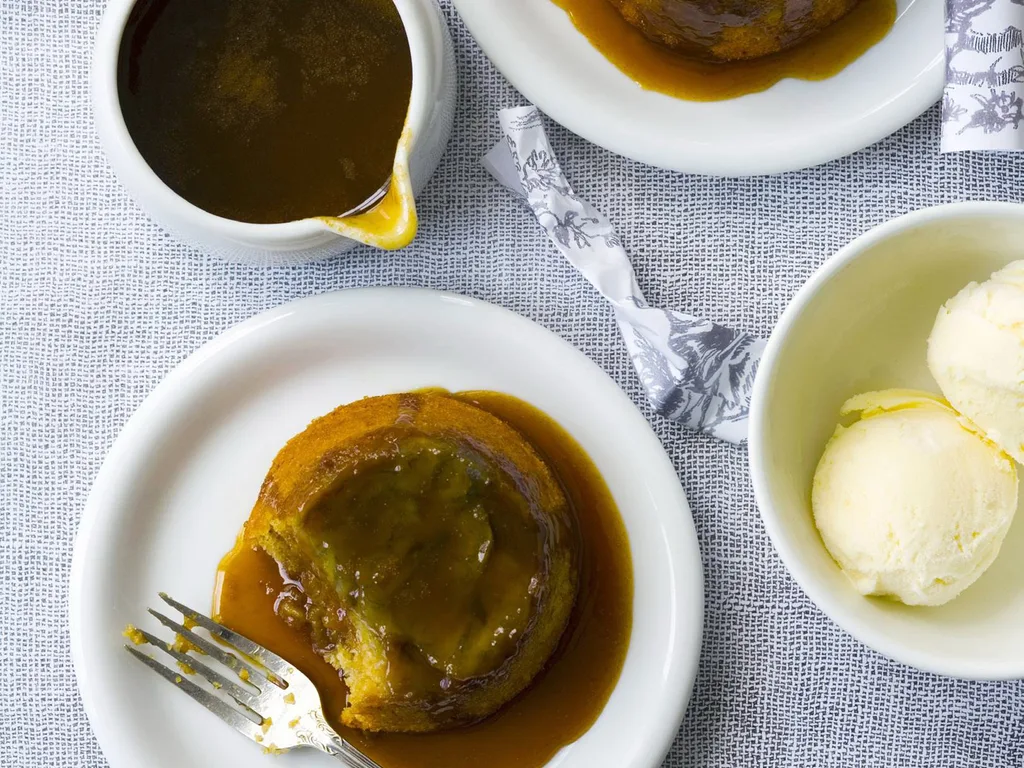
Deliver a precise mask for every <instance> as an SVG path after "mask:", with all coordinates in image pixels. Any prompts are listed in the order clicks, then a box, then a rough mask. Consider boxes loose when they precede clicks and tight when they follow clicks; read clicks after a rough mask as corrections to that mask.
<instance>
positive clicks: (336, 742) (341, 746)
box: [310, 712, 381, 768]
mask: <svg viewBox="0 0 1024 768" xmlns="http://www.w3.org/2000/svg"><path fill="white" fill-rule="evenodd" d="M310 714H311V715H312V716H313V721H314V723H315V725H316V731H315V735H314V742H313V743H314V744H315V745H316V746H317V747H319V748H320V749H322V750H323V751H324V752H326V753H327V754H328V755H331V756H332V757H336V758H338V759H339V760H340V761H341V762H342V763H344V764H345V765H346V766H348V768H381V767H380V765H378V764H377V763H375V762H374V761H373V760H371V759H370V758H368V757H367V756H366V755H364V754H363V753H362V752H360V751H359V750H358V749H356V748H355V747H353V746H352V745H351V744H349V743H348V742H347V741H345V740H344V739H343V738H341V736H339V735H338V732H337V731H335V730H334V729H333V728H332V727H331V726H330V724H329V723H328V722H327V720H326V719H324V717H323V715H321V714H320V712H311V713H310Z"/></svg>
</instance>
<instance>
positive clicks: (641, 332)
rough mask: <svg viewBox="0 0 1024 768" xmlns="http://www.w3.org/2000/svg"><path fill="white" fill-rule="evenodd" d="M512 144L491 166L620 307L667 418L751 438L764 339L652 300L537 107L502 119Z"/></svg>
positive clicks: (648, 386)
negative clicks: (574, 180) (564, 163)
mask: <svg viewBox="0 0 1024 768" xmlns="http://www.w3.org/2000/svg"><path fill="white" fill-rule="evenodd" d="M499 118H500V120H501V127H502V131H503V133H504V138H503V139H502V140H501V141H499V142H498V144H496V145H495V146H494V148H493V149H492V150H491V151H490V152H489V153H488V154H487V156H486V157H485V158H484V161H483V162H484V166H485V167H486V168H487V169H488V171H490V173H491V174H492V175H493V176H494V177H495V178H496V179H497V180H498V181H499V182H500V183H501V184H503V185H504V186H506V187H507V188H509V189H510V190H512V191H513V192H514V193H515V194H517V195H519V196H520V197H523V198H525V200H526V202H527V204H528V205H529V206H530V208H531V210H532V211H533V214H534V215H535V216H536V217H537V221H538V222H539V223H540V225H541V226H542V227H543V228H544V229H545V230H546V231H547V233H548V235H549V236H550V237H551V240H552V242H553V243H554V244H555V247H556V248H557V249H558V250H559V251H560V252H561V253H562V255H563V256H565V258H566V259H568V260H569V262H570V263H571V264H572V265H573V266H574V267H576V268H577V269H578V270H579V271H580V272H581V273H583V276H584V277H586V278H587V280H589V281H590V282H591V284H592V285H593V286H594V287H595V288H596V289H597V290H598V292H599V293H600V294H601V295H602V296H604V297H605V298H606V299H607V300H608V301H609V302H610V303H611V305H612V307H613V308H614V310H615V318H616V320H618V323H619V330H620V331H621V332H622V338H623V339H624V340H625V342H626V348H627V349H628V350H629V354H630V357H631V358H632V360H633V365H634V366H635V367H636V372H637V374H638V375H639V376H640V381H641V382H642V383H643V385H644V388H645V390H646V391H647V396H648V398H649V399H650V401H651V404H652V405H653V406H654V407H655V409H656V410H657V412H658V413H660V414H661V415H662V416H665V417H666V418H669V419H674V420H676V421H679V422H681V423H682V424H683V425H684V426H686V427H689V428H691V429H699V430H702V431H704V432H707V433H709V434H712V435H714V436H715V437H718V438H720V439H722V440H727V441H729V442H735V443H738V442H741V441H743V440H745V439H746V433H747V414H748V411H749V408H750V395H751V391H752V389H753V384H754V374H755V372H756V370H757V363H758V361H759V360H760V358H761V353H762V351H763V350H764V342H763V341H762V340H760V339H757V338H755V337H753V336H750V335H748V334H746V333H741V332H740V331H735V330H733V329H731V328H726V327H724V326H721V325H718V324H716V323H713V322H711V321H710V320H704V319H701V318H698V317H694V316H692V315H687V314H684V313H682V312H676V311H674V310H670V309H658V308H656V307H652V306H650V305H649V304H648V303H647V302H646V301H645V300H644V296H643V293H641V291H640V287H639V286H638V285H637V282H636V275H635V274H634V272H633V268H632V266H631V265H630V263H629V257H628V256H627V255H626V251H625V250H624V249H623V247H622V241H621V239H620V238H619V236H618V235H617V234H615V230H614V229H612V226H611V223H610V222H609V221H608V219H607V218H605V216H604V215H603V214H601V212H600V211H597V210H596V209H595V208H594V207H593V206H591V205H590V204H589V203H587V202H586V201H584V200H581V199H580V198H579V196H577V195H576V193H575V192H573V190H572V187H570V186H569V182H568V181H567V180H566V178H565V174H564V173H563V172H562V168H561V166H560V165H559V163H558V159H557V158H556V157H555V155H554V153H553V152H552V150H551V145H550V144H549V143H548V139H547V135H546V134H545V132H544V124H543V119H542V117H541V113H540V111H539V110H538V109H537V108H536V107H533V106H528V107H516V108H513V109H504V110H502V111H501V112H500V113H499Z"/></svg>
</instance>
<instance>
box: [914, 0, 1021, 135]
mask: <svg viewBox="0 0 1024 768" xmlns="http://www.w3.org/2000/svg"><path fill="white" fill-rule="evenodd" d="M930 1H931V0H929V2H930ZM1022 30H1024V0H946V88H945V91H944V92H943V94H942V151H943V152H956V151H960V150H967V149H1003V150H1007V149H1009V150H1014V149H1017V150H1019V149H1024V125H1022V123H1024V32H1022Z"/></svg>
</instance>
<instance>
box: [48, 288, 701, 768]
mask: <svg viewBox="0 0 1024 768" xmlns="http://www.w3.org/2000/svg"><path fill="white" fill-rule="evenodd" d="M411 295H413V296H417V297H420V298H422V299H423V300H424V301H431V300H433V301H440V302H451V303H456V304H460V305H463V306H468V307H472V308H473V309H474V310H476V311H483V312H486V313H490V314H491V315H492V316H493V317H496V318H499V322H506V323H509V322H511V323H513V324H519V325H520V326H521V327H527V328H531V329H532V330H533V331H534V332H539V333H541V334H544V335H547V336H548V337H549V338H550V340H551V342H552V343H553V344H554V345H557V346H559V347H560V348H561V349H562V351H563V352H564V353H566V354H571V355H574V356H577V357H578V358H582V360H583V361H584V362H585V363H586V365H588V366H590V367H592V368H593V370H594V371H595V372H597V373H599V376H598V377H597V378H598V379H599V381H600V385H602V386H605V387H608V386H609V385H610V386H611V387H614V390H615V391H616V392H617V393H618V397H620V398H621V400H622V403H623V405H624V406H628V409H626V410H628V412H629V414H630V416H629V418H630V419H631V420H633V421H634V422H635V423H637V424H638V425H639V426H643V427H645V429H646V435H647V438H648V439H649V440H650V441H653V445H656V446H657V448H658V452H659V454H660V456H661V458H662V460H663V466H664V468H666V469H667V470H668V471H669V472H670V473H671V475H672V477H674V478H675V480H676V485H675V489H674V491H673V492H674V493H675V494H676V495H677V497H678V501H679V502H680V510H679V511H680V512H681V513H683V514H680V516H679V518H678V520H677V521H676V523H675V527H676V529H677V535H678V537H680V538H679V539H678V540H677V541H676V542H675V544H676V547H677V548H678V549H680V550H681V551H682V552H684V553H685V554H687V557H686V558H680V559H679V560H675V559H672V558H670V559H669V563H670V565H671V569H672V570H673V571H676V570H679V571H686V570H688V571H689V573H688V575H687V576H686V577H680V578H679V579H677V580H676V581H675V582H674V583H673V585H672V589H671V594H672V596H673V598H675V597H676V587H677V586H678V585H679V584H685V583H689V584H691V585H692V586H691V587H690V593H691V594H690V595H689V597H690V599H691V606H690V611H688V612H686V614H685V615H684V612H683V611H682V610H679V609H680V607H681V606H679V605H673V606H672V611H671V613H672V614H673V615H677V617H678V618H677V620H676V621H675V627H676V628H677V629H679V628H681V629H682V630H683V631H684V632H686V631H687V627H693V629H692V630H690V632H691V633H692V641H691V643H690V646H691V647H690V649H689V653H680V651H679V645H680V643H679V641H678V637H677V636H674V638H673V640H672V643H671V646H670V658H671V660H672V664H666V665H665V669H664V671H663V676H666V677H667V675H668V672H669V668H670V667H672V668H674V670H675V678H676V679H677V682H678V683H679V688H678V691H679V695H678V697H677V698H676V700H675V704H676V707H675V711H672V712H666V713H665V716H664V717H662V718H659V720H658V723H657V724H656V727H654V728H652V733H651V738H650V740H649V743H647V744H646V745H644V747H643V749H642V752H641V754H640V757H639V760H640V762H639V763H638V764H637V765H642V766H648V765H649V766H650V767H651V768H656V767H657V766H659V765H660V764H661V762H662V761H663V760H664V758H665V756H666V755H667V754H668V752H669V750H670V749H671V747H672V744H673V743H674V741H675V738H676V736H677V735H678V732H679V728H680V726H681V724H682V720H683V717H684V715H685V713H686V710H687V708H688V706H689V702H690V699H691V696H692V693H693V689H694V686H695V683H696V678H697V673H698V670H699V661H700V655H701V650H702V644H703V627H704V609H705V605H704V573H703V559H702V557H701V553H700V547H699V542H698V538H697V534H696V527H695V525H694V522H693V516H692V510H691V507H690V504H689V500H688V499H687V497H686V493H685V490H684V489H683V487H682V485H681V483H679V482H678V473H677V472H676V470H675V466H674V464H673V463H672V460H671V458H670V457H669V455H668V453H667V451H666V450H665V448H664V445H663V444H662V443H661V440H660V439H659V438H658V436H657V434H656V433H655V432H654V430H653V428H652V427H651V425H650V423H649V422H648V420H647V419H646V417H644V415H643V413H642V412H641V411H640V410H639V408H637V406H636V404H635V403H633V401H632V399H631V398H630V397H629V395H628V394H626V392H625V391H624V390H622V388H621V387H619V385H618V384H617V383H616V382H615V380H614V379H612V378H611V376H610V375H608V373H607V372H605V371H604V369H603V368H601V366H599V365H598V364H597V363H595V362H594V361H593V360H591V359H590V358H589V357H588V356H587V355H586V354H585V353H583V352H582V351H581V350H579V349H577V348H576V347H575V346H573V345H572V344H571V343H570V342H568V341H567V340H565V339H563V338H562V337H561V336H559V335H558V334H557V333H555V332H554V331H552V330H550V329H548V328H546V327H544V326H543V325H541V324H540V323H538V322H536V321H534V320H532V319H530V318H528V317H525V316H523V315H520V314H518V313H516V312H513V311H511V310H509V309H506V308H504V307H501V306H499V305H497V304H493V303H491V302H487V301H484V300H481V299H476V298H471V297H468V296H463V295H460V294H457V293H452V292H448V291H439V290H433V289H429V288H418V287H365V288H348V289H341V290H336V291H328V292H325V293H321V294H317V295H313V296H307V297H303V298H299V299H294V300H291V301H288V302H286V303H284V304H281V305H278V306H276V307H273V308H270V309H268V310H265V311H263V312H260V313H258V314H256V315H254V316H252V317H250V318H248V319H246V320H243V321H241V322H239V323H236V324H235V325H233V326H231V327H229V328H227V329H225V330H224V331H223V332H221V333H219V334H218V335H216V336H214V337H213V338H212V339H210V340H209V341H207V342H205V343H204V344H202V345H201V346H200V347H199V348H198V349H197V350H196V351H195V352H193V353H192V354H190V355H188V356H187V357H185V358H184V359H183V360H181V361H180V362H179V363H177V364H176V365H175V366H173V367H172V368H171V369H170V370H169V371H168V372H167V374H166V375H165V376H164V378H163V379H162V380H161V381H160V382H159V383H158V384H157V385H156V386H155V387H154V388H153V389H152V391H151V392H150V393H149V394H148V395H147V396H146V397H145V398H144V399H143V400H142V402H141V403H140V405H139V406H138V408H137V409H136V410H135V411H134V412H133V413H132V414H131V416H130V417H129V418H128V419H127V420H126V422H125V424H124V426H123V427H122V428H121V431H120V432H119V434H118V435H117V437H116V438H115V439H114V441H113V443H112V444H111V446H110V448H109V450H108V452H107V454H106V456H105V457H104V460H103V462H102V464H101V466H100V469H99V471H98V473H97V475H96V478H95V480H94V481H93V485H92V488H91V489H90V492H89V496H88V498H87V501H86V503H85V505H84V508H83V510H82V514H81V516H80V518H79V521H78V525H77V529H76V534H75V543H74V549H73V554H72V561H71V568H70V575H69V590H68V594H69V600H68V629H69V634H70V650H71V660H72V666H73V669H74V672H75V680H76V684H77V688H78V692H79V695H80V697H81V700H82V704H83V708H84V710H85V712H86V716H87V719H88V721H89V724H90V727H91V728H92V730H93V734H94V736H95V738H96V740H97V742H98V743H99V746H100V749H101V752H102V753H103V754H104V757H105V759H107V760H110V754H111V749H110V748H111V745H113V744H114V741H115V739H116V733H117V730H118V726H117V724H116V723H112V722H110V721H109V720H108V719H106V718H105V717H104V716H103V713H102V712H101V711H100V710H99V708H98V705H97V702H96V700H95V691H94V690H93V684H92V683H91V677H90V671H89V668H90V665H89V663H88V662H87V661H86V659H85V657H84V653H85V651H84V648H83V616H82V611H83V609H84V608H85V606H84V605H83V595H82V591H83V578H82V574H83V571H84V570H85V568H86V567H87V563H86V559H87V553H88V550H89V543H90V540H91V537H92V536H93V534H94V529H95V528H96V526H97V523H98V521H99V516H100V514H101V509H102V506H103V501H104V496H106V495H108V494H109V493H110V492H111V490H112V487H113V488H116V487H117V486H116V484H115V480H116V474H117V465H118V464H119V458H120V457H121V456H123V455H124V454H125V452H126V451H127V450H129V449H130V448H131V447H132V444H133V443H134V442H135V440H136V439H137V438H136V435H137V433H139V432H140V430H141V429H142V427H143V426H144V425H145V423H146V421H147V420H148V419H150V418H153V417H154V415H155V414H156V413H158V412H159V409H160V408H161V407H163V405H164V401H165V400H166V399H167V398H168V397H169V396H170V395H171V394H172V393H173V391H174V388H175V387H176V386H177V385H178V384H179V382H182V381H183V380H184V379H186V378H187V377H189V376H191V375H192V374H193V373H195V372H196V371H197V370H199V369H200V368H201V367H202V366H204V365H205V364H207V363H208V362H209V361H211V360H212V359H213V358H215V357H217V356H218V355H220V354H221V353H223V352H225V351H226V350H228V349H230V348H231V347H232V346H233V345H234V344H235V343H237V342H239V341H241V340H242V339H243V338H244V337H246V336H249V335H251V334H253V333H256V332H259V331H260V330H261V329H262V328H264V327H266V326H268V325H271V324H273V323H276V322H278V321H281V320H284V319H286V318H288V317H290V316H291V315H293V314H296V313H297V312H302V311H307V310H313V311H315V309H316V308H317V307H318V306H320V305H329V304H331V303H334V302H336V301H338V300H339V299H340V300H342V301H344V300H345V299H346V298H348V297H350V296H356V297H357V299H356V300H360V299H362V298H363V297H368V298H366V299H364V300H372V299H373V298H379V299H380V300H381V301H385V302H386V301H388V300H394V299H398V300H405V299H407V298H408V297H409V296H411ZM601 379H603V380H601ZM112 484H113V485H112ZM118 759H121V756H118ZM560 762H561V761H560V760H559V759H558V757H555V758H553V761H552V762H551V763H549V765H552V766H553V765H556V764H559V763H560Z"/></svg>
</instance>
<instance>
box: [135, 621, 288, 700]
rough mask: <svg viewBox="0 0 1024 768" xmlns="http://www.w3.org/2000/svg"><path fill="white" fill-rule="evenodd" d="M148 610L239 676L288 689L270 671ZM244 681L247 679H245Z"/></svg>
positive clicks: (173, 630) (285, 684)
mask: <svg viewBox="0 0 1024 768" xmlns="http://www.w3.org/2000/svg"><path fill="white" fill-rule="evenodd" d="M148 610H149V612H150V613H151V614H152V615H153V616H154V617H156V620H157V621H159V622H160V623H161V624H163V625H164V626H165V627H167V628H168V629H169V630H171V631H172V632H174V633H175V634H178V635H181V636H182V637H184V638H185V639H186V640H188V641H189V642H190V643H192V645H194V646H196V647H197V648H199V649H200V650H201V651H202V652H203V653H205V654H206V655H207V656H211V657H212V658H214V659H216V660H217V661H219V662H220V663H221V664H223V665H224V666H225V667H227V668H228V669H231V670H233V671H235V672H238V673H239V674H241V673H242V671H243V670H244V671H245V673H246V674H247V675H248V676H249V679H250V680H251V679H252V678H253V677H254V676H256V678H257V679H262V680H269V681H270V682H271V683H273V684H274V685H276V686H278V687H280V688H287V687H288V684H287V683H286V682H284V680H282V679H281V678H280V677H278V676H277V675H275V674H274V673H273V672H271V671H270V670H266V669H261V668H260V667H257V666H255V665H254V664H250V663H249V662H248V661H246V660H245V659H241V658H239V657H238V656H236V655H235V654H233V653H229V652H228V651H225V650H223V649H222V648H218V647H217V646H216V645H214V644H213V643H211V642H210V641H209V640H207V639H206V638H205V637H200V636H199V635H197V634H196V633H195V632H193V631H192V630H191V629H186V628H185V627H184V626H183V625H181V624H179V623H178V622H176V621H175V620H174V619H169V618H167V617H166V616H164V615H163V614H162V613H160V612H159V611H154V610H153V609H152V608H149V609H148ZM243 679H245V678H244V677H243ZM257 687H258V686H257Z"/></svg>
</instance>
